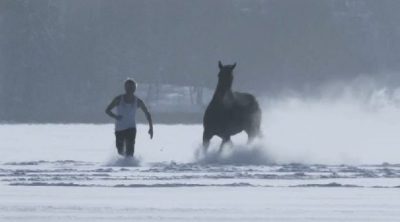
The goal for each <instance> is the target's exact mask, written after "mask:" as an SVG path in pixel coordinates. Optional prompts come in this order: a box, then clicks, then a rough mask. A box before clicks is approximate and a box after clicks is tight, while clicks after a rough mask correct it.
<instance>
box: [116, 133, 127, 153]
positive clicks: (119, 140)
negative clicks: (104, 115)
mask: <svg viewBox="0 0 400 222" xmlns="http://www.w3.org/2000/svg"><path fill="white" fill-rule="evenodd" d="M124 137H125V136H124V131H123V130H122V131H115V146H116V147H117V150H118V154H119V155H121V156H123V155H124Z"/></svg>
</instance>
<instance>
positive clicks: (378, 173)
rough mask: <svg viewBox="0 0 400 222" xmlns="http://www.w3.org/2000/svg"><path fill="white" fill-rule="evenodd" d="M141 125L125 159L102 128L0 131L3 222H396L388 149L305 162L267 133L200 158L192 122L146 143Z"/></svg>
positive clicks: (160, 130)
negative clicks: (265, 137) (254, 140)
mask: <svg viewBox="0 0 400 222" xmlns="http://www.w3.org/2000/svg"><path fill="white" fill-rule="evenodd" d="M271 124H273V123H271ZM146 128H147V127H146V126H144V125H140V126H139V133H138V138H137V146H136V152H135V155H136V156H137V159H135V160H129V159H122V158H119V157H117V156H116V155H115V153H116V150H115V148H114V135H113V126H112V125H109V124H106V125H84V124H71V125H51V124H49V125H0V135H1V136H0V138H1V140H0V156H1V160H0V221H124V220H126V221H339V220H341V221H399V220H400V211H399V209H400V192H399V191H400V190H399V188H400V164H395V163H394V162H393V161H392V162H390V161H389V162H390V163H383V162H384V160H385V159H388V160H394V159H396V158H398V157H391V147H393V145H392V146H391V147H390V149H389V151H388V152H386V156H385V154H382V153H385V148H382V149H381V152H380V155H375V156H373V157H371V156H369V155H367V154H365V153H363V154H361V153H360V155H357V154H358V152H359V151H358V150H357V149H355V150H356V151H351V150H348V151H346V150H340V151H337V150H324V148H323V147H321V150H318V149H315V148H314V150H313V149H312V148H310V149H311V150H308V151H309V152H311V153H313V154H314V156H318V158H317V159H311V160H310V159H309V158H300V157H301V155H293V153H291V152H288V150H290V149H289V148H288V147H287V144H288V142H287V141H285V140H283V139H282V138H283V136H281V137H279V136H278V135H277V134H275V135H274V134H272V133H271V134H270V135H269V138H270V139H268V140H266V141H268V142H266V141H258V142H257V143H256V144H254V145H250V146H248V145H245V139H246V138H245V135H239V136H238V137H235V138H234V142H235V144H236V145H235V146H234V147H233V148H226V149H225V150H224V152H223V153H222V154H218V152H217V151H216V150H217V146H218V142H219V141H218V140H217V139H215V140H214V142H213V144H212V146H211V149H210V150H209V153H208V154H207V155H203V154H202V153H201V152H199V145H200V141H201V140H200V139H201V129H202V128H201V126H199V125H171V126H167V125H156V126H155V137H154V139H153V140H150V139H149V138H148V135H147V134H146ZM276 129H279V127H275V130H268V132H276V131H277V130H276ZM280 138H281V139H282V140H280ZM292 142H293V141H292ZM299 145H304V144H299ZM328 147H329V145H328ZM370 149H371V147H370ZM386 151H387V150H386ZM293 152H294V153H304V152H305V151H304V150H302V149H301V147H300V148H298V150H294V151H293ZM338 153H339V154H338ZM342 156H345V157H346V158H343V159H341V158H340V157H342ZM329 157H332V159H333V161H332V162H329V161H328V162H317V160H324V159H329ZM363 157H368V158H363ZM296 158H298V159H296ZM351 160H356V161H355V162H351Z"/></svg>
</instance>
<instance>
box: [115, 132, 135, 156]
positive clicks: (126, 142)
mask: <svg viewBox="0 0 400 222" xmlns="http://www.w3.org/2000/svg"><path fill="white" fill-rule="evenodd" d="M135 139H136V128H129V129H126V130H120V131H115V145H116V147H117V150H118V153H119V154H120V155H122V156H133V153H134V152H135ZM124 148H125V149H124Z"/></svg>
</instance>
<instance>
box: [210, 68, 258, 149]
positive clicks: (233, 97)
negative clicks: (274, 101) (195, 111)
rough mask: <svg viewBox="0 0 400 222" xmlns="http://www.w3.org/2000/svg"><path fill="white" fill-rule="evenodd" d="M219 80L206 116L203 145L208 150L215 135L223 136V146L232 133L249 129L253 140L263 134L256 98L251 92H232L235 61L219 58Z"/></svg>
mask: <svg viewBox="0 0 400 222" xmlns="http://www.w3.org/2000/svg"><path fill="white" fill-rule="evenodd" d="M218 66H219V74H218V84H217V88H216V89H215V92H214V96H213V98H212V100H211V102H210V104H209V105H208V107H207V109H206V112H205V114H204V118H203V126H204V132H203V147H204V148H205V150H206V149H207V148H208V146H209V144H210V140H211V138H212V137H213V136H215V135H216V136H219V137H221V139H222V143H221V148H222V147H223V145H224V144H225V143H227V142H229V143H231V140H230V138H231V136H232V135H235V134H237V133H240V132H242V131H245V132H246V133H247V135H248V137H249V142H251V141H252V140H253V139H254V138H255V137H256V136H259V135H260V134H261V132H260V124H261V110H260V106H259V105H258V102H257V100H256V98H255V97H254V96H253V95H251V94H248V93H240V92H232V82H233V74H232V72H233V69H234V68H235V66H236V63H235V64H233V65H222V63H221V62H220V61H219V62H218Z"/></svg>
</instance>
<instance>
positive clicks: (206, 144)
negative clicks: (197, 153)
mask: <svg viewBox="0 0 400 222" xmlns="http://www.w3.org/2000/svg"><path fill="white" fill-rule="evenodd" d="M212 136H213V135H212V134H211V133H210V132H208V131H206V130H204V132H203V150H204V151H207V149H208V147H209V146H210V140H211V138H212Z"/></svg>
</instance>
